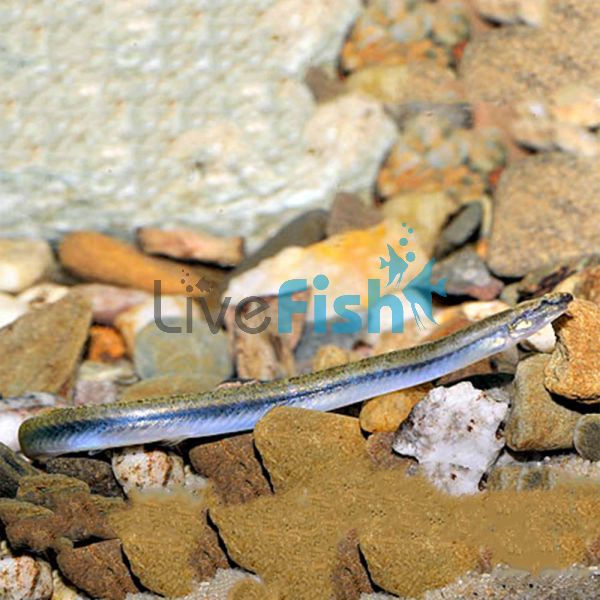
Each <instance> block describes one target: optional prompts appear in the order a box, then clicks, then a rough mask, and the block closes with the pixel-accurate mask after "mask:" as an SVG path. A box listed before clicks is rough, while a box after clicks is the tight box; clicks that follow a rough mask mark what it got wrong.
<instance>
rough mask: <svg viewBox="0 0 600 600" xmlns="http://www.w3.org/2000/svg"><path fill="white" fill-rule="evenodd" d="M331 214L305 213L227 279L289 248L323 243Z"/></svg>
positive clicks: (318, 210) (320, 211)
mask: <svg viewBox="0 0 600 600" xmlns="http://www.w3.org/2000/svg"><path fill="white" fill-rule="evenodd" d="M328 220H329V214H328V212H327V211H326V210H323V209H320V208H317V209H314V210H309V211H306V212H303V213H302V214H300V215H299V216H297V217H296V218H294V219H292V220H291V221H290V222H289V223H286V224H285V225H284V226H283V227H281V229H279V230H278V231H276V232H275V233H274V234H273V235H272V236H271V237H270V238H269V239H268V240H267V241H266V242H265V243H264V244H263V245H262V246H261V247H260V248H259V249H258V250H256V251H255V252H253V253H252V254H250V255H249V256H247V257H246V258H245V259H244V260H242V262H241V263H240V264H239V265H238V266H237V267H235V268H234V269H233V271H232V272H231V273H230V274H229V275H228V276H227V277H226V279H227V280H228V281H229V280H231V279H232V278H235V277H237V276H238V275H241V274H242V273H243V272H244V271H249V270H250V269H253V268H254V267H256V266H257V265H259V264H260V263H261V262H262V261H263V260H265V259H267V258H270V257H271V256H275V255H276V254H279V252H281V251H282V250H284V249H285V248H288V247H289V246H299V247H301V248H304V247H306V246H310V245H311V244H316V243H317V242H320V241H322V240H323V239H324V238H325V237H326V235H327V233H326V230H327V222H328Z"/></svg>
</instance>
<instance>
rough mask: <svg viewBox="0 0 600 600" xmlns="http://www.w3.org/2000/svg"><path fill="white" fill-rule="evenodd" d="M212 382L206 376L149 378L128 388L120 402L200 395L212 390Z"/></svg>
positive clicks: (170, 375)
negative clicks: (180, 395)
mask: <svg viewBox="0 0 600 600" xmlns="http://www.w3.org/2000/svg"><path fill="white" fill-rule="evenodd" d="M212 387H213V386H212V385H211V384H210V381H207V380H206V377H205V376H204V375H178V374H173V373H171V374H169V375H161V376H159V377H149V378H148V379H144V380H143V381H139V382H138V383H134V384H133V385H130V386H128V387H126V388H125V389H124V390H123V392H122V394H121V397H120V398H119V400H120V401H121V402H135V401H136V400H144V399H146V398H153V397H157V396H174V395H176V394H200V393H201V392H207V391H209V390H210V389H212Z"/></svg>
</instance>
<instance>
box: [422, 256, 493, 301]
mask: <svg viewBox="0 0 600 600" xmlns="http://www.w3.org/2000/svg"><path fill="white" fill-rule="evenodd" d="M442 278H446V292H447V293H448V294H449V295H451V296H471V297H472V298H477V299H478V300H492V299H494V298H496V297H497V296H498V295H499V294H500V292H501V291H502V287H503V284H502V282H501V281H500V280H499V279H496V278H495V277H493V276H492V275H491V274H490V272H489V271H488V268H487V267H486V265H485V263H484V262H483V260H481V258H480V257H479V255H478V254H477V253H476V252H475V250H473V248H471V247H465V248H462V249H460V250H457V251H456V252H453V253H452V254H450V255H449V256H447V257H446V258H444V259H443V260H442V261H441V262H439V263H437V264H436V265H435V266H434V268H433V279H434V280H440V279H442Z"/></svg>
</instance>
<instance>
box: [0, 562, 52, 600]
mask: <svg viewBox="0 0 600 600" xmlns="http://www.w3.org/2000/svg"><path fill="white" fill-rule="evenodd" d="M52 590H53V586H52V571H51V570H50V565H48V563H46V562H44V561H42V560H36V559H34V558H31V557H30V556H19V557H18V558H15V557H6V558H3V559H1V560H0V598H2V600H49V599H50V598H51V597H52Z"/></svg>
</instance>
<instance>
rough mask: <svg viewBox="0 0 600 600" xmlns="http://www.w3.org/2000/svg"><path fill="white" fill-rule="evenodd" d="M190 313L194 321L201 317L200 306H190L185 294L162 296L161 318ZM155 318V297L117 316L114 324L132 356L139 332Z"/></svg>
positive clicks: (185, 317) (182, 316)
mask: <svg viewBox="0 0 600 600" xmlns="http://www.w3.org/2000/svg"><path fill="white" fill-rule="evenodd" d="M188 313H189V314H190V315H191V318H192V322H193V323H196V322H197V321H198V320H199V319H200V311H199V309H198V306H197V305H195V304H192V305H191V306H190V303H189V302H188V299H187V298H184V297H183V296H163V297H162V298H161V300H160V316H161V319H163V320H164V319H166V318H179V319H187V318H188ZM155 318H156V308H155V302H154V299H153V298H148V299H146V300H144V301H143V302H141V303H136V304H135V306H133V307H131V308H128V309H126V310H124V311H123V312H120V313H119V315H118V316H117V317H116V318H115V320H114V325H115V327H116V328H117V329H118V330H119V332H120V333H121V335H122V336H123V339H124V340H125V344H126V346H127V350H128V353H129V355H130V356H133V352H134V348H135V340H136V336H137V334H138V333H139V332H140V331H141V330H142V329H143V328H144V327H145V326H146V325H148V324H149V323H154V322H155ZM186 329H187V327H186Z"/></svg>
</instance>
